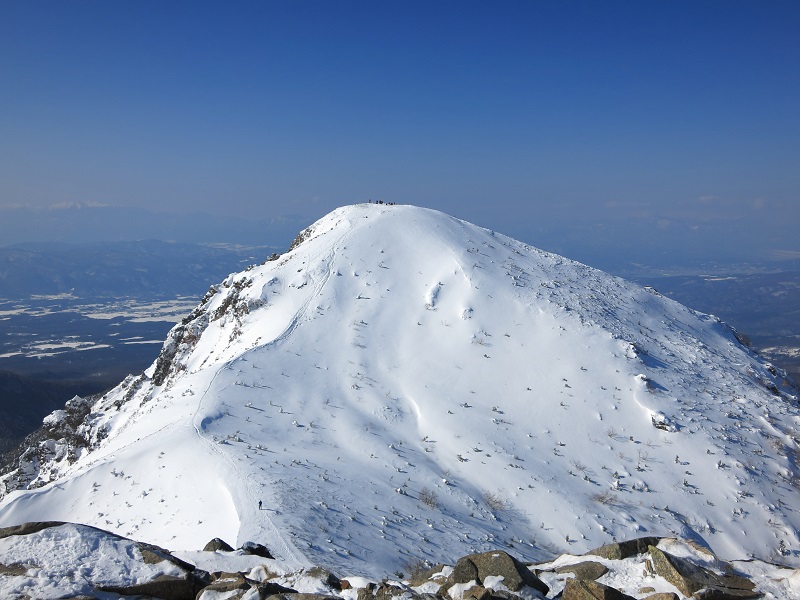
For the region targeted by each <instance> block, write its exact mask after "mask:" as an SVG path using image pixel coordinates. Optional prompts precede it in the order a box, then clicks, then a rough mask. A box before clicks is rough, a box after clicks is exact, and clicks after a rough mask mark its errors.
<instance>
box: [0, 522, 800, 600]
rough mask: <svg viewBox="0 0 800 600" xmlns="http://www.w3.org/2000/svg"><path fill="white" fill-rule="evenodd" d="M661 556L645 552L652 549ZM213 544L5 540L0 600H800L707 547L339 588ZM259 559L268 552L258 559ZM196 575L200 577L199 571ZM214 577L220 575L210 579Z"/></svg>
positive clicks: (754, 565) (314, 570)
mask: <svg viewBox="0 0 800 600" xmlns="http://www.w3.org/2000/svg"><path fill="white" fill-rule="evenodd" d="M645 540H647V541H655V542H656V544H651V545H649V546H647V547H645V546H644V541H645ZM245 546H246V547H244V546H243V547H242V548H240V549H238V550H225V549H224V548H226V547H227V548H230V546H229V545H227V544H225V543H224V542H222V540H213V543H210V544H209V545H208V546H206V547H207V548H208V550H205V551H196V552H184V553H179V554H180V556H175V555H174V554H173V553H171V552H169V551H168V550H165V549H164V548H159V547H157V546H153V545H149V544H143V543H140V542H136V541H134V540H130V539H127V538H124V537H121V536H118V535H115V534H111V533H109V532H106V531H103V530H100V529H96V528H93V527H88V526H86V525H75V524H70V523H62V522H42V523H26V524H24V525H20V526H16V527H9V528H5V529H0V598H42V599H47V598H53V599H55V598H108V597H111V596H110V594H113V595H115V596H114V597H117V596H116V595H119V596H124V597H142V598H159V599H162V600H256V599H257V600H533V599H536V598H538V599H560V600H628V599H631V598H634V599H637V600H684V599H685V598H695V599H698V600H703V599H704V600H741V599H746V598H759V597H764V598H766V599H767V600H783V599H786V598H800V572H798V571H796V570H793V569H786V568H782V567H779V566H776V565H770V564H767V563H759V562H758V561H738V562H735V563H725V562H723V561H720V560H718V559H717V558H716V557H715V556H714V555H713V554H711V553H709V552H708V551H706V550H704V549H703V548H700V547H698V546H697V545H696V544H692V543H689V542H684V541H682V540H677V539H674V538H669V539H660V540H659V539H658V538H641V539H639V540H630V541H625V542H620V543H618V544H610V545H608V546H604V547H602V548H601V549H598V550H597V551H593V552H591V553H587V554H589V555H592V556H593V557H595V558H593V559H592V560H587V558H586V555H583V556H575V555H562V556H560V557H557V558H556V559H555V560H553V561H552V562H551V563H540V564H537V565H525V564H523V563H522V562H520V561H519V560H518V559H516V558H515V557H514V556H512V555H510V554H508V553H507V552H505V551H502V550H495V551H491V552H483V553H479V554H471V555H468V556H463V557H461V558H459V559H458V560H456V561H454V563H453V564H451V565H447V564H439V565H436V566H435V567H433V568H430V569H428V570H425V571H421V572H419V573H417V574H416V575H415V576H414V577H412V578H410V580H407V581H398V580H394V579H386V580H383V581H372V580H368V579H364V578H361V577H352V576H348V577H347V578H345V579H340V578H339V577H337V576H336V575H334V574H333V573H331V572H330V571H327V570H325V569H323V568H319V567H306V568H303V569H299V570H297V569H295V570H291V569H287V568H286V567H285V565H283V564H282V563H281V562H280V561H276V560H274V559H272V558H267V557H264V556H261V555H260V554H262V553H268V551H266V552H264V551H262V549H264V550H266V549H265V548H264V547H263V546H260V545H258V544H246V545H245ZM253 549H255V550H256V551H257V552H255V553H253V552H248V551H252V550H253ZM195 564H197V565H200V566H201V567H203V568H202V569H201V568H197V567H196V566H195ZM209 573H210V574H209Z"/></svg>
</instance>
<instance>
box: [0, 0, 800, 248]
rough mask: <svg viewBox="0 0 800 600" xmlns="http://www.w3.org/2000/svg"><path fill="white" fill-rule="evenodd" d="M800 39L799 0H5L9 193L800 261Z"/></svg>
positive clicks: (3, 95) (53, 200) (0, 201)
mask: <svg viewBox="0 0 800 600" xmlns="http://www.w3.org/2000/svg"><path fill="white" fill-rule="evenodd" d="M798 32H800V3H798V2H755V1H754V2H746V1H720V2H710V1H686V2H682V1H669V2H666V1H663V2H662V1H655V0H653V1H632V2H615V1H610V2H597V1H592V2H570V1H565V2H556V1H548V2H544V1H542V2H537V1H530V2H520V1H500V2H488V1H484V2H472V1H461V2H450V1H436V0H429V1H426V2H415V1H388V0H387V1H369V2H355V1H314V2H311V1H302V0H299V1H294V2H288V1H280V2H267V1H261V2H162V1H158V2H153V1H143V0H136V1H113V2H108V1H69V2H66V1H51V2H39V1H31V0H24V1H16V0H4V1H3V2H2V3H0V206H6V207H9V206H20V205H22V206H49V205H58V204H63V203H65V202H82V203H104V204H111V205H118V206H133V207H141V208H146V209H149V210H157V211H178V212H186V211H202V212H207V213H210V214H212V215H231V216H242V217H246V218H249V219H262V218H268V217H273V216H276V215H288V214H291V215H296V216H300V218H301V219H302V218H307V219H308V220H309V222H310V221H311V220H314V219H316V218H318V217H319V216H322V215H323V214H325V213H326V212H328V211H329V210H331V209H332V208H334V207H335V206H338V205H341V204H347V203H352V202H358V201H365V200H366V199H368V198H372V199H378V198H380V199H383V200H385V201H395V202H402V203H406V202H407V203H413V204H421V205H425V206H431V207H434V208H438V209H441V210H444V211H446V212H449V213H452V214H455V215H457V216H460V217H463V218H466V219H468V220H471V221H473V222H476V223H478V224H482V225H485V226H487V227H493V228H495V229H498V230H500V231H503V232H506V233H509V234H511V235H514V236H515V237H519V238H522V239H526V241H529V242H531V243H534V244H535V243H536V241H537V235H538V234H537V231H542V230H545V229H547V230H549V231H550V234H551V235H553V232H554V231H555V232H558V231H564V235H565V237H566V236H568V234H570V231H568V230H567V229H565V228H569V227H570V226H571V224H577V225H576V226H575V230H574V231H572V232H571V234H572V235H575V234H576V233H575V232H580V231H592V230H593V228H594V229H596V228H597V227H600V228H601V229H603V230H604V231H606V232H608V231H612V232H613V235H611V237H610V238H608V239H606V240H605V241H604V242H598V243H606V244H607V243H613V240H614V238H615V237H618V236H619V235H620V234H621V233H620V232H623V233H624V232H625V231H626V230H628V229H629V230H635V231H636V232H637V235H639V236H641V239H642V240H643V241H646V240H648V239H656V238H658V236H662V237H663V238H664V239H665V240H672V241H673V242H674V243H681V244H683V243H684V242H685V241H686V239H688V238H687V237H686V236H689V237H690V238H691V236H694V238H692V239H694V242H692V243H696V244H699V246H698V247H699V248H702V244H703V243H709V244H711V243H714V240H715V239H717V238H719V239H722V236H724V235H731V234H732V232H734V233H735V234H736V235H738V236H742V235H750V234H752V236H753V238H754V239H756V237H758V236H767V235H769V236H771V237H772V242H771V246H770V248H766V249H762V250H760V251H763V252H784V253H785V252H788V253H789V254H788V255H787V256H790V255H792V254H793V253H796V254H797V256H800V244H799V243H798V241H797V239H798V237H800V236H798V235H797V229H798V224H800V33H798ZM0 218H2V213H0ZM582 227H583V229H582ZM747 232H749V233H747ZM712 233H713V235H712ZM580 235H591V234H590V233H589V234H583V233H582V234H580ZM608 235H609V234H608V233H606V236H607V237H608ZM714 236H717V237H716V238H715V237H714ZM598 239H600V238H598ZM658 239H660V238H658ZM0 245H2V240H0ZM581 258H583V257H581Z"/></svg>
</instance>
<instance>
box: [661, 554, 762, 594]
mask: <svg viewBox="0 0 800 600" xmlns="http://www.w3.org/2000/svg"><path fill="white" fill-rule="evenodd" d="M650 557H651V560H652V563H653V569H654V570H655V572H656V573H657V574H658V575H660V576H661V577H663V578H664V579H666V580H667V581H669V582H670V583H671V584H673V585H674V586H675V587H676V588H678V589H679V590H680V591H681V593H682V594H685V595H686V596H692V595H696V597H698V598H705V599H706V600H735V599H736V598H759V597H760V596H761V594H760V593H758V592H756V591H755V584H754V583H753V582H752V581H750V580H749V579H746V578H744V577H740V576H738V575H727V574H726V575H717V574H716V573H714V572H712V571H709V570H708V569H705V568H703V567H702V566H700V565H697V564H694V563H693V562H691V561H689V560H686V559H684V558H680V557H677V556H672V555H671V554H669V553H667V552H664V551H663V550H659V549H658V548H656V547H655V546H650ZM701 590H702V592H701ZM698 593H699V594H698Z"/></svg>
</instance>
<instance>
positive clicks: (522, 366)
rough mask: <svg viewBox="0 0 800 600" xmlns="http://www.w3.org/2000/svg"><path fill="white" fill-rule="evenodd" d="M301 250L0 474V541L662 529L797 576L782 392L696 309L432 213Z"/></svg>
mask: <svg viewBox="0 0 800 600" xmlns="http://www.w3.org/2000/svg"><path fill="white" fill-rule="evenodd" d="M299 240H302V241H300V243H296V244H295V245H293V248H292V249H291V250H290V251H289V252H288V253H286V254H284V255H283V256H281V257H279V258H278V259H277V260H274V261H271V262H267V263H265V264H264V265H262V266H258V267H254V268H251V269H249V270H247V271H245V272H242V273H238V274H235V275H231V276H230V277H228V278H227V279H226V280H225V282H223V284H222V285H220V286H217V287H216V288H212V291H211V292H210V293H209V295H207V296H206V298H205V299H204V301H203V303H202V304H201V305H200V306H199V307H198V308H197V309H196V310H195V311H194V312H193V313H192V314H191V315H189V316H188V317H187V318H186V319H185V320H184V323H183V324H181V325H178V326H177V327H176V328H175V329H174V330H173V331H172V332H171V333H170V336H169V339H168V340H167V342H166V343H165V346H164V350H163V351H162V355H161V357H160V358H159V360H158V361H157V362H156V364H154V365H153V366H152V367H151V368H150V369H149V370H148V371H147V372H146V374H145V375H144V376H142V377H140V378H128V379H127V380H126V381H125V382H123V383H122V384H121V385H120V386H118V387H117V388H116V389H114V390H113V391H111V392H109V393H108V394H106V395H105V396H104V397H103V398H102V399H100V400H99V401H98V402H97V404H96V405H95V406H94V407H93V409H92V412H91V413H90V414H89V416H88V417H86V420H85V421H84V425H83V426H81V428H80V429H79V433H80V434H81V435H82V436H83V437H84V438H86V439H87V440H89V446H90V448H91V450H82V449H80V448H78V449H77V450H75V449H74V448H75V446H73V454H75V455H77V459H76V460H74V461H70V459H69V458H68V454H69V453H68V452H66V451H65V448H66V445H65V444H66V442H63V443H61V444H59V443H54V442H49V444H50V445H49V454H48V456H49V457H50V459H49V460H46V461H43V462H41V463H39V462H37V461H28V462H27V463H25V464H23V465H22V468H21V470H19V471H16V472H14V473H11V474H10V475H8V476H6V477H5V478H4V482H5V485H6V486H7V487H8V489H14V488H15V486H21V485H23V484H26V483H27V482H28V481H29V480H31V481H30V483H27V487H29V488H32V489H28V490H19V491H12V492H10V493H8V494H7V495H6V497H5V498H4V499H3V501H2V504H0V526H7V525H12V524H17V523H21V522H24V521H32V520H38V521H41V520H46V519H47V520H70V521H80V522H84V523H87V524H91V525H96V526H98V527H102V528H105V529H109V530H111V531H115V532H118V533H120V534H122V535H125V536H131V537H135V538H136V539H140V540H143V541H147V542H151V543H156V544H159V545H162V546H165V547H169V548H172V549H183V550H190V549H198V548H201V547H202V546H203V544H205V542H207V541H208V540H209V539H211V538H213V537H222V538H223V539H226V540H228V541H229V542H230V543H236V544H240V543H242V542H244V541H246V540H254V541H257V542H261V543H264V544H266V545H267V546H268V547H269V548H270V549H271V550H272V552H273V554H275V555H276V557H277V558H279V559H281V560H282V561H285V563H286V564H288V565H292V564H296V565H298V566H299V565H306V564H312V563H313V564H319V565H323V566H327V567H329V568H332V569H335V570H336V571H337V572H340V573H358V574H372V575H382V574H385V573H387V572H392V571H393V570H397V569H399V568H402V565H403V564H404V563H406V562H408V561H409V560H410V559H411V558H421V559H426V560H429V561H431V562H436V561H437V560H440V559H447V558H452V557H453V556H458V555H464V554H468V553H471V552H475V551H483V550H488V549H492V548H497V547H507V549H508V550H509V552H511V553H513V554H515V555H517V556H520V557H522V558H527V559H531V560H537V559H543V558H548V557H551V556H552V555H553V554H554V553H558V552H570V553H573V554H574V553H579V552H582V551H584V550H588V549H590V548H592V547H597V546H599V545H601V544H603V543H606V542H609V541H611V539H612V538H613V537H618V538H620V539H623V538H631V537H636V536H637V535H661V534H670V533H671V532H674V533H677V534H678V535H681V536H684V537H689V538H695V539H697V538H702V539H703V540H705V541H706V542H707V543H708V544H710V546H711V547H712V548H713V549H714V550H715V551H716V552H717V553H718V554H720V555H721V556H722V557H727V558H742V557H744V556H745V555H751V554H752V555H755V556H758V557H762V558H775V557H776V556H777V554H778V553H782V554H783V556H780V557H778V558H780V560H781V561H783V562H789V563H791V564H795V565H796V564H798V563H800V558H799V557H800V554H799V551H800V540H798V536H797V531H798V530H800V494H798V465H797V456H798V454H797V441H796V440H798V439H800V438H798V410H797V399H796V396H791V395H790V394H796V393H797V390H796V388H793V387H790V386H788V385H787V384H786V382H785V381H784V380H783V378H782V377H781V373H780V372H779V371H777V370H775V369H773V368H771V367H770V366H769V365H765V364H764V363H763V362H762V361H761V360H760V359H759V358H758V357H756V356H755V355H753V354H752V353H751V352H750V351H749V350H747V348H745V347H743V346H742V345H741V344H740V343H739V342H738V341H737V339H736V337H735V335H734V332H733V331H732V330H731V329H730V328H729V327H727V326H726V325H724V324H723V323H721V322H720V321H719V320H718V319H716V318H715V317H712V316H708V315H703V314H699V313H697V312H694V311H692V310H689V309H687V308H686V307H684V306H682V305H680V304H678V303H676V302H673V301H671V300H669V299H667V298H664V297H662V296H660V295H659V294H658V293H657V292H655V291H654V290H652V289H642V288H640V287H637V286H635V285H633V284H630V283H627V282H625V281H623V280H621V279H618V278H614V277H611V276H609V275H607V274H605V273H602V272H600V271H597V270H594V269H592V268H589V267H587V266H584V265H581V264H578V263H575V262H572V261H570V260H567V259H565V258H562V257H560V256H556V255H553V254H548V253H546V252H542V251H540V250H537V249H534V248H531V247H529V246H527V245H525V244H522V243H520V242H517V241H514V240H512V239H510V238H507V237H505V236H502V235H499V234H495V233H493V232H490V231H487V230H485V229H481V228H479V227H476V226H474V225H471V224H469V223H465V222H463V221H460V220H457V219H455V218H452V217H449V216H446V215H444V214H442V213H439V212H436V211H432V210H427V209H421V208H415V207H409V206H386V205H363V204H362V205H355V206H348V207H344V208H341V209H338V210H336V211H334V212H333V213H331V214H329V215H328V216H326V217H324V218H323V219H321V220H320V221H318V222H317V223H315V224H314V225H312V226H311V227H309V228H308V229H307V230H305V231H304V232H303V233H302V234H301V236H300V238H299ZM656 425H657V426H658V427H656ZM37 486H40V487H37ZM259 501H263V506H264V510H259V509H258V503H259Z"/></svg>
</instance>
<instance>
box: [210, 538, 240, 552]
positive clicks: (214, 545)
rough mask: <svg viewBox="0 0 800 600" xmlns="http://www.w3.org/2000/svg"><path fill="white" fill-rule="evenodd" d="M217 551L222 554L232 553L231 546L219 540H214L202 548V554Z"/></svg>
mask: <svg viewBox="0 0 800 600" xmlns="http://www.w3.org/2000/svg"><path fill="white" fill-rule="evenodd" d="M217 550H221V551H223V552H233V548H232V547H231V545H230V544H228V543H226V542H225V541H224V540H221V539H219V538H214V539H213V540H211V541H210V542H208V543H207V544H206V545H205V546H203V551H204V552H216V551H217Z"/></svg>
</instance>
